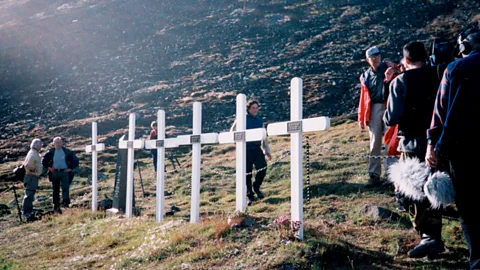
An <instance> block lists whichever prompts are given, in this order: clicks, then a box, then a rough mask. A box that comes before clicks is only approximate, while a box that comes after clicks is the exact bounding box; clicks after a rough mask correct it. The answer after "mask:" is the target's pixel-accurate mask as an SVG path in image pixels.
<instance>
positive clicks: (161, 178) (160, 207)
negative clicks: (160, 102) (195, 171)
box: [145, 110, 178, 222]
mask: <svg viewBox="0 0 480 270" xmlns="http://www.w3.org/2000/svg"><path fill="white" fill-rule="evenodd" d="M174 147H178V144H177V139H176V138H172V139H165V111H163V110H159V111H158V113H157V139H156V140H146V141H145V148H146V149H157V197H156V211H155V212H156V218H155V219H156V221H157V222H160V221H162V219H163V216H164V208H165V148H174Z"/></svg>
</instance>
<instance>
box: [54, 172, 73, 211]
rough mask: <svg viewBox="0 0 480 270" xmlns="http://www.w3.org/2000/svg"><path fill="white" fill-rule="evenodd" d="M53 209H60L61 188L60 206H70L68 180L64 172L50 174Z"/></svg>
mask: <svg viewBox="0 0 480 270" xmlns="http://www.w3.org/2000/svg"><path fill="white" fill-rule="evenodd" d="M52 187H53V207H54V208H55V209H57V208H60V187H61V188H62V205H63V206H65V207H68V206H69V205H70V179H69V175H68V173H66V172H54V173H53V174H52Z"/></svg>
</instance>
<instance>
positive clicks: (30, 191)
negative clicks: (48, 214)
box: [22, 174, 38, 217]
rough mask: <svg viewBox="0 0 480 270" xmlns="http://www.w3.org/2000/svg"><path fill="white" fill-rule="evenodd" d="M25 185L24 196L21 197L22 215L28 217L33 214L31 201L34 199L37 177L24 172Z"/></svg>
mask: <svg viewBox="0 0 480 270" xmlns="http://www.w3.org/2000/svg"><path fill="white" fill-rule="evenodd" d="M23 184H24V185H25V196H24V197H23V202H22V205H23V207H22V208H23V209H22V210H23V215H24V216H26V217H29V216H31V215H32V214H33V201H34V200H35V192H36V191H37V188H38V177H37V176H35V175H28V174H26V175H25V177H24V178H23Z"/></svg>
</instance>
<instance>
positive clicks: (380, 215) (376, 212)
mask: <svg viewBox="0 0 480 270" xmlns="http://www.w3.org/2000/svg"><path fill="white" fill-rule="evenodd" d="M360 214H362V215H365V216H368V217H371V218H373V219H382V220H384V219H391V220H394V221H397V220H399V219H400V215H398V214H397V213H395V212H392V211H390V210H388V209H386V208H383V207H380V206H376V205H372V204H366V205H364V206H362V208H361V209H360Z"/></svg>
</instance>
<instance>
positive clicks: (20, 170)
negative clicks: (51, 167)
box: [13, 164, 27, 182]
mask: <svg viewBox="0 0 480 270" xmlns="http://www.w3.org/2000/svg"><path fill="white" fill-rule="evenodd" d="M26 172H27V171H26V170H25V166H23V164H22V165H19V166H17V167H16V168H15V169H13V173H14V174H15V179H16V180H17V181H22V182H23V178H25V174H26Z"/></svg>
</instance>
